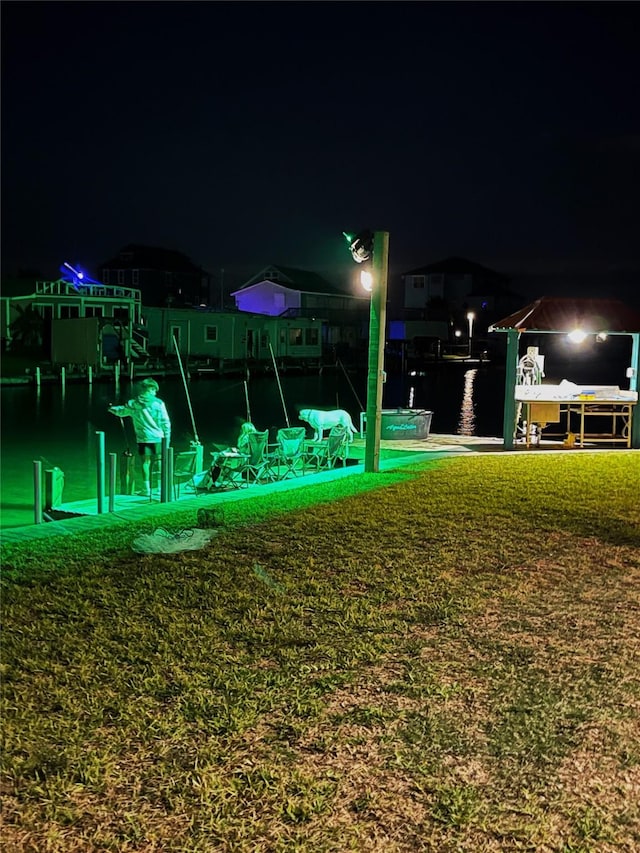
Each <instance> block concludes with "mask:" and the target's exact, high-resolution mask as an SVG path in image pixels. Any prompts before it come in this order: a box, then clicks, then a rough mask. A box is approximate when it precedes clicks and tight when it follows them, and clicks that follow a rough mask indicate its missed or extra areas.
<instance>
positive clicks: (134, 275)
mask: <svg viewBox="0 0 640 853" xmlns="http://www.w3.org/2000/svg"><path fill="white" fill-rule="evenodd" d="M131 284H132V286H133V287H137V286H138V285H139V284H140V270H131Z"/></svg>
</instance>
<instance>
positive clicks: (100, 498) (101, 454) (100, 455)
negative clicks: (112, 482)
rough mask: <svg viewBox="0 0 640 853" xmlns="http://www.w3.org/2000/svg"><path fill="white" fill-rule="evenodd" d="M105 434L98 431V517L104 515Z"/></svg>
mask: <svg viewBox="0 0 640 853" xmlns="http://www.w3.org/2000/svg"><path fill="white" fill-rule="evenodd" d="M104 463H105V457H104V432H102V431H100V430H96V488H97V493H98V515H102V514H103V513H104V469H105V464H104Z"/></svg>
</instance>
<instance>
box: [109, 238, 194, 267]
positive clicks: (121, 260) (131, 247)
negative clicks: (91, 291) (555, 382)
mask: <svg viewBox="0 0 640 853" xmlns="http://www.w3.org/2000/svg"><path fill="white" fill-rule="evenodd" d="M103 268H107V269H151V270H161V271H166V272H175V273H181V272H182V273H198V274H200V273H202V272H203V270H202V267H199V266H197V265H196V264H194V263H193V261H191V260H190V259H189V258H188V257H187V256H186V255H185V254H184V253H183V252H178V251H176V250H175V249H163V248H160V247H157V246H143V245H140V244H138V243H128V244H127V245H126V246H123V247H122V249H120V251H119V252H118V254H117V255H114V257H113V258H111V259H110V260H108V261H105V262H104V263H102V264H100V265H99V267H98V269H100V270H102V269H103Z"/></svg>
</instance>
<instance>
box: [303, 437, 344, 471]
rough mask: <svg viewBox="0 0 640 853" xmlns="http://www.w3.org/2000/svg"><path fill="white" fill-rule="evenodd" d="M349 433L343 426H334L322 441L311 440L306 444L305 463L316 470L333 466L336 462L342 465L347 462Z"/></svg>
mask: <svg viewBox="0 0 640 853" xmlns="http://www.w3.org/2000/svg"><path fill="white" fill-rule="evenodd" d="M348 447H349V433H348V432H347V429H346V427H344V426H334V427H332V428H331V432H330V433H329V435H328V436H327V438H326V439H324V441H311V442H308V444H307V464H308V465H309V466H311V467H313V468H315V470H316V471H322V470H323V469H326V468H335V467H336V465H337V464H338V462H342V467H343V468H344V466H345V465H346V464H347V450H348Z"/></svg>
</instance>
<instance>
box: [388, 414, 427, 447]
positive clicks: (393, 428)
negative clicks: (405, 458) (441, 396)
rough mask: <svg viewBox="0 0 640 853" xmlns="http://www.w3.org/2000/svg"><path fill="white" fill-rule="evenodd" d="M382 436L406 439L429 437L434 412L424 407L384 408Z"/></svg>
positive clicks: (389, 439)
mask: <svg viewBox="0 0 640 853" xmlns="http://www.w3.org/2000/svg"><path fill="white" fill-rule="evenodd" d="M381 414H382V425H381V431H380V438H381V439H383V440H384V441H406V440H407V439H415V440H420V439H426V438H429V430H430V429H431V418H432V417H433V412H427V411H425V410H424V409H383V410H382V413H381Z"/></svg>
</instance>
